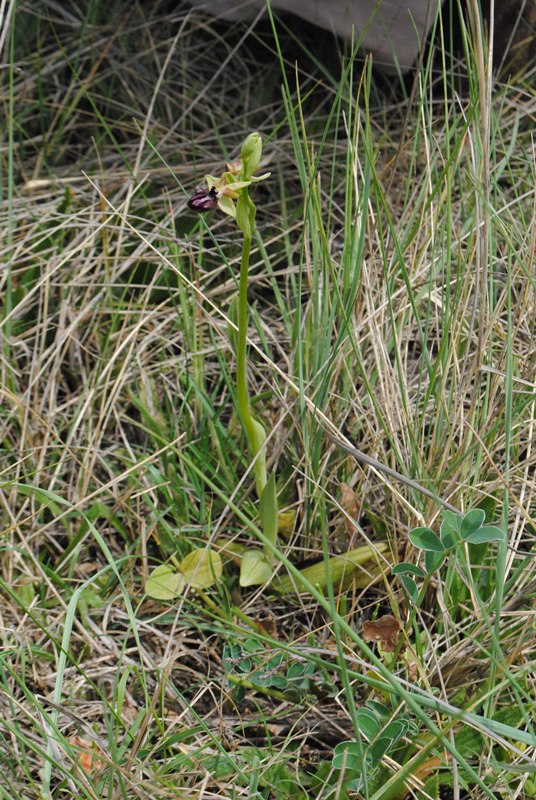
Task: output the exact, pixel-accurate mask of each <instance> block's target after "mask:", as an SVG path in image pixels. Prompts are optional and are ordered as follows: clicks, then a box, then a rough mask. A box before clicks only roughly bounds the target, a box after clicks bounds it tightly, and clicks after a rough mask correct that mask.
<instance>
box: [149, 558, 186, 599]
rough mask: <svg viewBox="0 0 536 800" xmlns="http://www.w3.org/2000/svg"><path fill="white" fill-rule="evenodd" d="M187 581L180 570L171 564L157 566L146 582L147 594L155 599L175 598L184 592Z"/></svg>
mask: <svg viewBox="0 0 536 800" xmlns="http://www.w3.org/2000/svg"><path fill="white" fill-rule="evenodd" d="M185 586H186V581H185V580H184V577H183V576H182V575H181V573H180V572H177V571H176V570H174V569H173V567H170V566H169V564H160V566H158V567H155V569H153V571H152V572H151V574H150V575H149V577H148V578H147V581H146V583H145V594H146V595H148V596H149V597H153V598H154V599H155V600H173V598H174V597H177V596H178V595H180V594H182V592H183V591H184V587H185Z"/></svg>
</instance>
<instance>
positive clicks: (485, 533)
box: [463, 525, 506, 544]
mask: <svg viewBox="0 0 536 800" xmlns="http://www.w3.org/2000/svg"><path fill="white" fill-rule="evenodd" d="M505 539H506V533H505V532H504V531H503V530H501V529H500V528H497V526H496V525H484V526H483V527H482V528H478V530H476V531H473V533H468V534H467V535H466V536H464V537H463V540H464V541H465V542H469V543H470V544H483V543H484V542H503V541H504V540H505Z"/></svg>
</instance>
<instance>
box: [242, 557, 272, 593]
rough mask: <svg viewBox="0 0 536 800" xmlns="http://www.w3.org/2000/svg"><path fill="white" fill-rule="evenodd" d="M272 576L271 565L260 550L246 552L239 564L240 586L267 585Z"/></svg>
mask: <svg viewBox="0 0 536 800" xmlns="http://www.w3.org/2000/svg"><path fill="white" fill-rule="evenodd" d="M272 574H273V569H272V565H271V564H270V562H269V561H267V560H266V558H265V556H264V554H263V553H262V552H261V551H260V550H248V552H247V553H246V554H245V555H244V557H243V558H242V562H241V564H240V586H257V585H258V584H260V583H268V581H269V580H270V579H271V577H272Z"/></svg>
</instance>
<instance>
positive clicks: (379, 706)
mask: <svg viewBox="0 0 536 800" xmlns="http://www.w3.org/2000/svg"><path fill="white" fill-rule="evenodd" d="M367 706H368V707H369V708H371V709H372V710H373V711H375V712H376V714H378V716H379V717H380V718H381V719H386V718H387V717H389V716H390V715H391V712H390V711H389V709H388V708H387V706H385V705H384V704H383V703H380V702H379V701H378V700H367Z"/></svg>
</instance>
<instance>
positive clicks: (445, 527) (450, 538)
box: [439, 512, 461, 550]
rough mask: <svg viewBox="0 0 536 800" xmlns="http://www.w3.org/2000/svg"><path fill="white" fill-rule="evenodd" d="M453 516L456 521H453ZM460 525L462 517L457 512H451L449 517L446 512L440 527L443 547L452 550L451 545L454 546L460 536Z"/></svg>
mask: <svg viewBox="0 0 536 800" xmlns="http://www.w3.org/2000/svg"><path fill="white" fill-rule="evenodd" d="M446 513H449V512H446ZM451 517H454V518H455V523H453V522H452V521H451V519H450V518H451ZM460 525H461V517H458V516H457V515H455V514H450V515H449V517H447V516H446V514H445V516H444V519H443V522H442V523H441V527H440V529H439V537H440V539H441V541H442V543H443V547H445V548H446V549H447V550H450V548H451V547H454V546H455V545H456V542H457V541H458V539H459V538H460Z"/></svg>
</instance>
